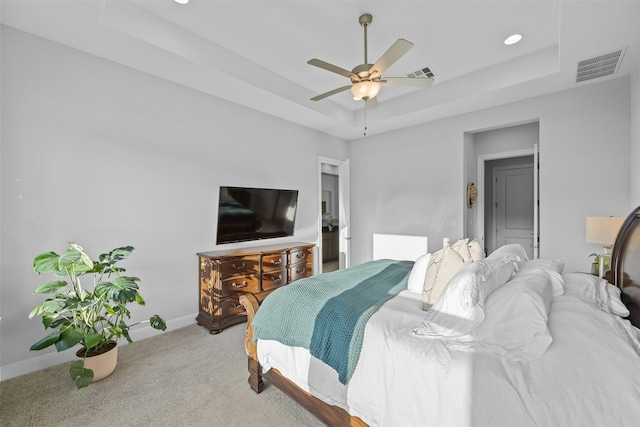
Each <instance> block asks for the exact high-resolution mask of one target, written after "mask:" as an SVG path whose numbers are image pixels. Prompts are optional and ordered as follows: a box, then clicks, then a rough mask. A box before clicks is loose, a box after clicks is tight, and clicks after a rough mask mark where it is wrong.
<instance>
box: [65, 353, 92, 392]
mask: <svg viewBox="0 0 640 427" xmlns="http://www.w3.org/2000/svg"><path fill="white" fill-rule="evenodd" d="M69 375H71V379H72V380H73V383H74V384H75V385H76V387H77V388H78V389H81V388H83V387H87V386H88V385H89V384H91V382H92V381H93V371H92V370H91V369H85V367H84V360H76V361H75V362H73V363H72V364H71V366H70V367H69Z"/></svg>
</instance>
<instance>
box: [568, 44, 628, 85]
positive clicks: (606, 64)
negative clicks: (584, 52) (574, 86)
mask: <svg viewBox="0 0 640 427" xmlns="http://www.w3.org/2000/svg"><path fill="white" fill-rule="evenodd" d="M626 49H627V48H626V47H624V48H622V49H619V50H616V51H613V52H609V53H605V54H602V55H598V56H594V57H593V58H589V59H583V60H582V61H578V68H577V71H576V83H580V82H584V81H586V80H592V79H597V78H599V77H604V76H609V75H611V74H613V73H615V72H616V71H617V70H618V67H619V66H620V63H621V62H622V57H623V56H624V52H625V50H626Z"/></svg>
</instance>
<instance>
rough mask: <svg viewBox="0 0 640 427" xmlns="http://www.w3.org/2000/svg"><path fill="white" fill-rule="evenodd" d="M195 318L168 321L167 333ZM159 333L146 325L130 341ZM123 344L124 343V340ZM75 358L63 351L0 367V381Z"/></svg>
mask: <svg viewBox="0 0 640 427" xmlns="http://www.w3.org/2000/svg"><path fill="white" fill-rule="evenodd" d="M196 316H197V313H193V314H190V315H188V316H184V317H180V318H178V319H173V320H169V321H168V322H167V331H170V330H174V329H179V328H184V327H185V326H190V325H193V324H194V323H195V318H196ZM161 333H162V331H158V330H156V329H153V328H152V327H151V326H149V325H147V326H145V327H142V328H140V329H135V330H132V331H131V333H130V334H131V339H132V340H133V341H134V342H135V341H139V340H143V339H145V338H150V337H152V336H155V335H159V334H161ZM124 342H125V343H126V340H125V341H124ZM75 358H76V356H75V351H73V350H70V351H64V352H62V353H49V354H45V355H42V356H35V357H32V358H29V359H27V360H23V361H21V362H16V363H12V364H10V365H6V366H0V381H4V380H8V379H11V378H15V377H19V376H21V375H26V374H30V373H31V372H35V371H39V370H41V369H46V368H50V367H52V366H56V365H60V364H62V363H67V362H70V361H72V360H74V359H75Z"/></svg>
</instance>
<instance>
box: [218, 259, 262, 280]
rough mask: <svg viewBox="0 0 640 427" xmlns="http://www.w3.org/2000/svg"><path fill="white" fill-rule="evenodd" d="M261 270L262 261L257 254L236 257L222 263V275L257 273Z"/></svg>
mask: <svg viewBox="0 0 640 427" xmlns="http://www.w3.org/2000/svg"><path fill="white" fill-rule="evenodd" d="M259 271H260V261H259V258H258V257H257V256H255V257H244V258H234V259H230V260H226V261H223V262H221V263H220V275H221V276H222V277H229V276H233V275H235V274H251V273H255V274H257V273H258V272H259Z"/></svg>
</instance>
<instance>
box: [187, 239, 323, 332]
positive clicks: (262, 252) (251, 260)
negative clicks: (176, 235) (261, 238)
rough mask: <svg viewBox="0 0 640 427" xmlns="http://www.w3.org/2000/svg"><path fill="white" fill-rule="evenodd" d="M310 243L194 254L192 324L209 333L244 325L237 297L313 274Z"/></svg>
mask: <svg viewBox="0 0 640 427" xmlns="http://www.w3.org/2000/svg"><path fill="white" fill-rule="evenodd" d="M313 247H314V244H312V243H287V244H280V245H269V246H260V247H253V248H242V249H229V250H218V251H211V252H201V253H198V254H197V255H198V257H199V261H200V262H199V265H200V274H199V276H200V292H199V299H200V302H199V306H200V309H199V312H198V317H196V321H197V322H198V325H202V326H204V327H205V328H207V329H209V332H210V333H212V334H218V333H220V332H222V330H223V329H224V328H226V327H227V326H231V325H234V324H236V323H240V322H245V321H246V320H247V314H246V312H245V310H244V308H243V307H242V305H241V304H240V303H239V301H238V299H239V298H240V295H242V294H244V293H258V292H262V291H269V290H273V289H276V288H278V287H280V286H284V285H287V284H289V283H291V282H293V281H294V280H297V279H300V278H303V277H309V276H311V274H312V271H313Z"/></svg>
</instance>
